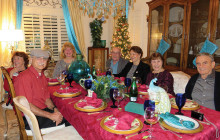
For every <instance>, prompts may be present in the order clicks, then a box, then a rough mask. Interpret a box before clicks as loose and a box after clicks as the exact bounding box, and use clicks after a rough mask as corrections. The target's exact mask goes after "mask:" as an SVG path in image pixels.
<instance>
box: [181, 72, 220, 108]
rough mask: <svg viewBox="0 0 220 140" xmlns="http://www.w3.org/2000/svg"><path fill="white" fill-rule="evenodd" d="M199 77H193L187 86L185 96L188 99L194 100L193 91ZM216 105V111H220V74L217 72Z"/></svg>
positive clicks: (196, 75) (197, 75)
mask: <svg viewBox="0 0 220 140" xmlns="http://www.w3.org/2000/svg"><path fill="white" fill-rule="evenodd" d="M198 77H199V74H198V73H197V74H195V75H193V76H192V77H191V78H190V80H189V82H188V83H187V85H186V89H185V94H186V98H188V99H192V91H193V88H194V86H195V83H196V81H197V79H198ZM214 86H215V87H214V103H215V110H216V111H220V72H215V85H214Z"/></svg>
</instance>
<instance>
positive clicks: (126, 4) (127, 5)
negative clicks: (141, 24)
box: [125, 0, 129, 19]
mask: <svg viewBox="0 0 220 140" xmlns="http://www.w3.org/2000/svg"><path fill="white" fill-rule="evenodd" d="M125 6H126V7H125V10H126V11H125V14H126V18H127V19H128V7H129V1H128V0H126V3H125Z"/></svg>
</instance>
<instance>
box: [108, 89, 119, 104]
mask: <svg viewBox="0 0 220 140" xmlns="http://www.w3.org/2000/svg"><path fill="white" fill-rule="evenodd" d="M114 90H118V89H117V88H116V87H113V88H111V89H110V93H109V96H110V99H111V100H112V102H113V105H111V108H117V106H116V105H115V101H116V100H115V99H114V98H113V92H114Z"/></svg>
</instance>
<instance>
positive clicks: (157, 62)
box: [146, 53, 175, 96]
mask: <svg viewBox="0 0 220 140" xmlns="http://www.w3.org/2000/svg"><path fill="white" fill-rule="evenodd" d="M150 62H151V67H152V69H153V70H152V72H150V73H148V75H147V80H146V85H149V84H150V81H151V80H152V79H154V78H157V82H156V83H155V84H156V85H157V86H160V87H162V88H164V89H165V90H166V91H167V93H170V94H172V95H174V96H175V93H174V91H173V76H172V75H171V74H170V73H169V72H168V71H167V70H165V69H164V68H163V62H164V59H163V56H162V55H161V54H160V53H153V54H152V55H151V57H150Z"/></svg>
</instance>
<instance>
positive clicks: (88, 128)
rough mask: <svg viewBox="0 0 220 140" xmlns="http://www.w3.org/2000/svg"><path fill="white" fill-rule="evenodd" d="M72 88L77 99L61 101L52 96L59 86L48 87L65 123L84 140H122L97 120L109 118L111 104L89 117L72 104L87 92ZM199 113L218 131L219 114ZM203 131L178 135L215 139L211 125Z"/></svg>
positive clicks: (156, 132)
mask: <svg viewBox="0 0 220 140" xmlns="http://www.w3.org/2000/svg"><path fill="white" fill-rule="evenodd" d="M72 85H73V87H74V88H77V89H79V90H81V92H82V94H81V95H79V96H78V97H74V98H69V99H62V98H58V97H55V96H53V94H52V93H53V92H54V91H56V90H58V88H59V86H50V87H49V91H50V93H51V98H52V100H53V102H54V104H55V105H56V106H57V108H58V109H59V110H60V112H61V113H62V114H63V116H64V117H65V118H66V120H67V121H69V122H70V123H71V124H72V125H73V126H74V127H75V128H76V130H77V131H78V132H79V134H80V135H81V136H82V137H83V138H84V139H85V140H123V139H125V136H126V135H118V134H112V133H110V132H107V131H105V130H104V129H102V128H101V126H100V121H101V120H97V119H98V118H102V117H105V116H109V115H111V114H112V111H113V110H114V109H112V108H110V106H111V105H112V102H109V103H108V107H107V108H106V109H105V111H110V112H104V113H99V114H93V115H89V114H88V113H85V112H80V111H78V110H76V109H75V108H74V104H75V103H76V102H77V101H78V100H80V99H82V98H84V97H85V95H86V94H87V92H86V91H85V90H84V89H83V88H82V87H81V86H80V85H78V84H76V83H75V84H72ZM128 101H129V99H126V100H123V101H121V106H122V107H124V106H125V105H126V104H127V103H128ZM143 102H144V100H142V99H140V98H138V103H143ZM175 112H177V110H176V109H172V110H171V113H173V114H174V113H175ZM182 112H183V113H184V115H186V116H190V114H191V112H190V111H182ZM200 112H201V113H204V116H205V117H206V118H207V119H208V120H209V121H211V122H212V123H214V124H215V125H216V126H217V127H218V129H220V112H217V111H213V110H211V109H208V108H205V107H201V111H200ZM128 114H130V115H132V116H134V117H137V118H139V119H140V120H141V121H142V122H144V118H143V116H141V115H138V114H134V113H129V112H128ZM149 127H150V126H148V125H144V127H143V129H142V130H146V129H148V128H149ZM203 127H204V129H203V131H202V132H200V133H196V134H180V135H181V136H182V137H183V138H182V139H183V140H188V139H190V140H214V139H216V138H215V137H216V130H215V128H214V127H213V126H212V125H206V124H203ZM152 130H153V132H152V133H153V136H155V137H156V138H157V139H162V140H173V139H175V140H176V139H180V138H178V137H177V136H176V135H174V134H172V133H171V132H169V131H164V130H162V129H161V128H160V126H159V124H158V123H157V124H155V125H153V126H152ZM148 134H149V133H148V132H144V133H142V134H139V135H136V136H134V137H132V138H130V139H131V140H142V138H143V137H144V136H146V135H148Z"/></svg>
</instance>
